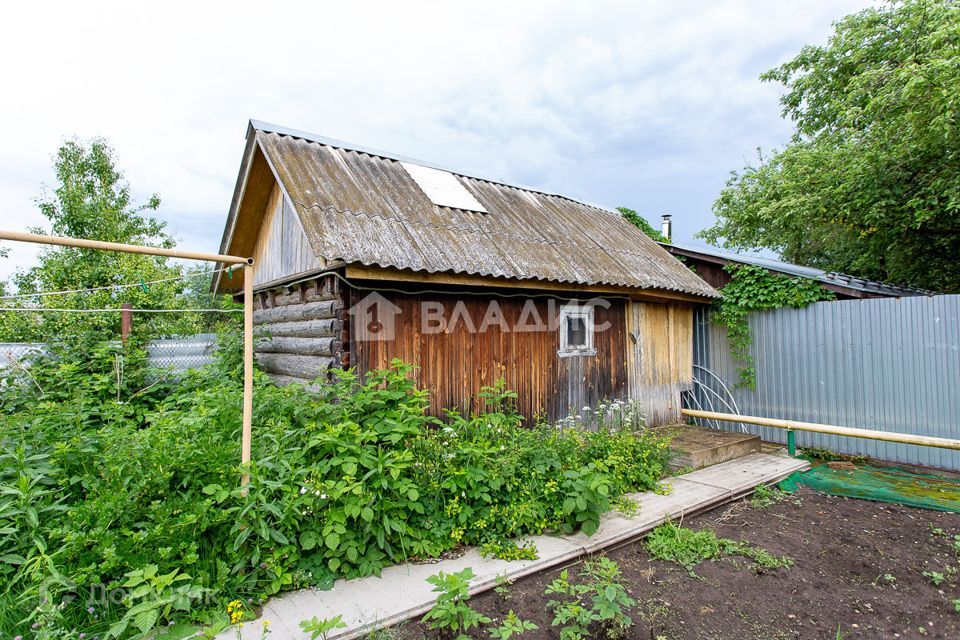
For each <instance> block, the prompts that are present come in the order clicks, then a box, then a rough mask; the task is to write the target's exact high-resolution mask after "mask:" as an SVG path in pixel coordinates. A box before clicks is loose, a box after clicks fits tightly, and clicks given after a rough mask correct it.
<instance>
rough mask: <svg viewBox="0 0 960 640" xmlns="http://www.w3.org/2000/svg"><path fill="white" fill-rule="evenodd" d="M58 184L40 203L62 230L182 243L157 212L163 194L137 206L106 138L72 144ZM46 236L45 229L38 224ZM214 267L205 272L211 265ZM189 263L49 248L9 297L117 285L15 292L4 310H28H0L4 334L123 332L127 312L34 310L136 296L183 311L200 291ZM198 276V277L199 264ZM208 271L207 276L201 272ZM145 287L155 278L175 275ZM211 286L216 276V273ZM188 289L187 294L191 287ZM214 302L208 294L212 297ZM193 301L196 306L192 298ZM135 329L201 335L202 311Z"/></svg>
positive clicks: (143, 318)
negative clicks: (122, 317)
mask: <svg viewBox="0 0 960 640" xmlns="http://www.w3.org/2000/svg"><path fill="white" fill-rule="evenodd" d="M55 170H56V177H57V185H56V188H55V189H54V190H53V193H52V194H51V195H44V196H43V197H41V198H39V199H38V200H37V203H38V206H39V208H40V211H41V213H43V215H44V217H46V219H47V220H48V221H49V223H50V230H49V233H52V234H54V235H64V236H73V237H78V238H89V239H93V240H104V241H111V242H124V243H130V244H140V245H147V246H153V247H167V248H170V247H173V246H174V244H175V242H174V240H173V238H172V237H171V236H170V235H169V234H168V233H167V232H166V230H165V223H164V222H162V221H159V220H157V219H156V218H154V217H152V216H150V215H149V213H150V212H153V211H156V210H157V208H158V207H159V206H160V198H159V196H157V195H156V194H155V195H153V196H151V197H150V199H149V200H148V201H147V202H146V203H145V204H142V205H135V204H134V203H133V199H132V197H131V190H130V185H129V184H128V183H127V181H126V180H125V178H124V176H123V173H122V172H121V171H120V170H119V169H118V168H117V166H116V158H115V154H114V152H113V150H112V149H111V148H110V146H109V145H108V144H107V142H106V141H104V140H102V139H97V140H92V141H90V142H88V143H85V142H81V141H78V140H69V141H67V142H65V143H64V144H63V145H62V146H61V147H60V149H59V150H58V152H57V155H56V161H55ZM33 231H35V232H37V233H46V232H48V231H46V230H44V229H34V230H33ZM211 268H212V267H211V266H210V265H205V266H204V267H203V268H202V269H201V270H206V271H209V269H211ZM186 273H187V271H186V270H185V268H184V266H183V265H181V264H179V263H176V262H172V261H170V260H169V259H167V258H161V257H156V256H145V255H137V254H127V253H116V252H112V251H99V250H90V249H76V248H71V247H56V248H45V249H44V250H43V251H42V252H41V254H40V257H39V260H38V263H37V264H36V265H35V266H32V267H29V268H26V269H20V270H18V271H17V272H16V273H15V274H14V276H13V277H12V279H11V282H10V283H9V284H8V285H7V286H5V287H4V288H3V291H2V293H0V295H7V296H10V295H16V296H24V295H25V294H35V293H41V292H51V291H64V290H74V289H91V288H97V287H115V286H116V285H122V284H130V283H133V284H136V283H144V284H142V285H140V286H136V287H128V288H108V289H104V290H99V291H93V292H80V293H71V294H64V295H53V296H37V297H29V296H28V297H15V298H12V299H11V298H7V299H5V300H3V305H2V306H4V307H11V306H15V307H21V308H24V309H25V310H24V311H14V312H4V313H2V314H0V340H3V341H42V342H49V341H53V340H61V339H67V338H77V337H80V336H84V337H85V338H91V337H92V338H95V339H98V340H104V339H105V340H113V339H116V338H117V337H118V336H119V334H120V314H119V313H66V312H61V313H58V312H44V313H39V312H33V311H27V309H33V308H36V307H44V308H48V309H114V308H119V307H120V306H121V305H122V304H124V303H130V304H132V305H133V307H134V308H135V309H169V308H177V309H179V308H184V306H186V304H187V303H193V304H195V303H196V302H197V300H198V299H199V298H200V297H201V296H200V295H199V294H198V291H199V287H198V286H197V284H196V283H191V280H193V279H195V278H191V279H188V280H182V279H178V278H182V277H183V276H184V275H185V274H186ZM191 273H193V274H196V273H197V270H196V269H195V270H194V271H192V272H191ZM201 277H202V276H201ZM168 279H169V281H167V282H162V283H157V284H146V283H150V282H152V281H156V280H168ZM205 283H209V276H207V278H206V280H205ZM185 292H186V293H187V294H188V295H184V293H185ZM208 301H209V298H208ZM191 306H192V305H191ZM135 318H136V322H135V323H134V327H135V330H137V332H138V333H140V334H142V335H144V336H149V337H151V338H156V337H161V336H162V335H168V334H182V333H194V332H196V331H197V330H198V329H200V328H201V327H202V325H203V323H204V319H203V318H201V317H200V316H198V315H197V314H188V313H184V314H178V313H164V314H139V315H137V316H135Z"/></svg>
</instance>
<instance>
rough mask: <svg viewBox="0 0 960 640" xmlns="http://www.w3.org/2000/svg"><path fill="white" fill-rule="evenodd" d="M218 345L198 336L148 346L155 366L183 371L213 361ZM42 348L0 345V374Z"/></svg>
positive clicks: (212, 337) (24, 344) (209, 336)
mask: <svg viewBox="0 0 960 640" xmlns="http://www.w3.org/2000/svg"><path fill="white" fill-rule="evenodd" d="M216 346H217V335H216V334H215V333H198V334H197V335H193V336H185V337H182V338H171V339H166V340H154V341H152V342H150V343H149V344H147V352H148V354H149V355H148V359H149V362H150V364H151V365H152V366H154V367H158V368H162V369H168V368H169V369H172V370H173V371H175V372H180V371H186V370H187V369H198V368H200V367H202V366H203V365H205V364H209V363H210V362H213V351H214V349H216ZM43 349H44V345H43V343H29V342H0V372H2V371H6V370H7V369H9V368H10V367H13V366H15V363H17V362H20V361H21V360H22V359H23V358H24V357H25V356H26V355H27V354H29V353H30V352H32V351H43Z"/></svg>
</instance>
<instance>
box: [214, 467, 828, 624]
mask: <svg viewBox="0 0 960 640" xmlns="http://www.w3.org/2000/svg"><path fill="white" fill-rule="evenodd" d="M808 467H809V464H808V463H807V462H805V461H803V460H796V459H793V458H789V457H786V456H785V455H771V454H767V453H755V454H752V455H749V456H746V457H744V458H740V459H738V460H731V461H729V462H723V463H720V464H717V465H714V466H712V467H707V468H706V469H700V470H699V471H693V472H691V473H688V474H686V475H683V476H678V477H675V478H671V479H669V480H668V481H666V484H669V485H670V486H671V489H672V490H671V491H670V493H669V494H667V495H658V494H655V493H651V492H648V493H635V494H632V495H631V496H630V497H632V498H634V499H635V500H636V501H637V502H638V503H639V504H640V510H639V512H638V513H637V515H636V516H634V517H632V518H626V517H624V516H622V515H620V514H618V513H615V512H612V513H608V514H606V515H605V516H603V518H602V519H601V521H600V528H599V530H598V531H597V532H596V533H595V534H593V535H592V536H589V537H588V536H585V535H584V534H582V533H577V534H574V535H569V536H534V537H531V538H529V539H530V540H531V541H533V543H534V544H536V546H537V551H538V552H539V555H540V557H539V558H538V559H536V560H521V561H516V562H506V561H504V560H497V559H495V558H484V557H482V556H481V555H480V553H479V551H478V550H477V549H475V548H471V549H469V550H468V551H467V552H466V553H465V554H464V555H463V556H461V557H459V558H455V559H452V560H443V561H440V562H436V563H433V564H410V563H407V564H402V565H394V566H391V567H387V568H385V569H384V570H383V573H382V574H381V575H380V577H376V576H369V577H366V578H360V579H356V580H338V581H337V582H336V584H335V585H334V587H333V589H331V590H329V591H313V590H304V591H294V592H290V593H287V594H284V595H282V596H280V597H277V598H274V599H272V600H270V601H269V602H267V604H266V605H265V606H264V610H263V618H265V619H267V620H270V627H271V629H272V633H271V634H270V640H303V639H305V638H307V637H308V636H307V635H306V634H304V633H303V632H302V631H301V630H300V628H299V624H300V621H301V620H304V619H308V618H312V617H313V616H318V617H320V618H329V617H333V616H335V615H342V616H343V621H344V623H346V624H347V625H348V626H347V628H345V629H340V630H338V631H337V632H334V633H332V634H331V635H330V637H331V638H336V639H337V640H351V639H353V638H362V637H364V635H365V634H367V633H369V632H370V631H371V630H373V629H375V628H377V627H387V626H391V625H394V624H397V623H398V622H402V621H404V620H408V619H410V618H414V617H417V616H420V615H422V614H424V613H426V612H427V611H428V610H429V609H430V607H431V606H432V604H433V594H432V593H431V586H430V585H429V584H427V582H426V579H427V577H428V576H431V575H434V574H436V573H437V572H439V571H444V572H446V573H453V572H456V571H460V570H461V569H464V568H466V567H471V568H472V569H473V572H474V574H475V575H476V577H475V578H474V580H473V581H472V582H471V589H470V590H471V593H479V592H481V591H486V590H488V589H491V588H493V586H495V584H496V579H497V576H501V575H506V576H507V577H508V578H509V579H510V580H516V579H518V578H522V577H523V576H526V575H529V574H531V573H537V572H539V571H543V570H545V569H549V568H551V567H556V566H558V565H563V564H566V563H570V562H572V561H574V560H576V559H577V558H579V557H580V556H583V555H585V554H590V553H596V552H598V551H601V550H603V549H607V548H610V547H612V546H615V545H617V544H620V543H624V542H628V541H630V540H633V539H635V538H638V537H640V536H642V535H643V534H645V533H647V532H648V531H650V530H651V529H653V528H654V527H656V526H657V525H659V524H661V523H662V522H663V521H664V520H666V519H667V518H670V519H672V520H678V519H679V518H680V517H682V516H689V515H692V514H694V513H697V512H700V511H704V510H706V509H709V508H711V507H715V506H717V505H719V504H723V503H724V502H729V501H730V500H735V499H737V498H740V497H742V496H745V495H747V494H749V493H751V492H753V490H754V489H755V488H756V487H757V486H759V485H761V484H772V483H774V482H779V481H780V480H782V479H784V478H786V477H787V476H788V475H790V474H791V473H793V472H794V471H801V470H803V469H806V468H808ZM241 637H242V638H244V639H245V640H257V639H259V638H260V624H258V623H256V622H254V623H247V624H246V625H244V629H243V630H242V633H241ZM233 638H236V631H235V630H234V629H229V630H227V631H226V632H224V633H222V634H220V635H219V636H218V640H231V639H233Z"/></svg>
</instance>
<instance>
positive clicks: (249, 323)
mask: <svg viewBox="0 0 960 640" xmlns="http://www.w3.org/2000/svg"><path fill="white" fill-rule="evenodd" d="M252 423H253V266H252V265H249V264H248V265H244V267H243V435H242V442H241V445H240V466H241V468H242V473H243V475H242V477H241V479H240V484H241V485H246V484H249V482H250V441H251V438H252V435H251V424H252Z"/></svg>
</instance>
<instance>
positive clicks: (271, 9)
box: [0, 0, 866, 275]
mask: <svg viewBox="0 0 960 640" xmlns="http://www.w3.org/2000/svg"><path fill="white" fill-rule="evenodd" d="M865 4H866V2H864V0H842V1H835V0H816V1H811V2H799V1H794V2H780V3H759V2H750V1H748V0H740V1H733V0H721V1H718V2H702V3H700V2H690V3H663V2H656V3H654V2H610V3H584V2H570V3H559V4H558V3H555V2H545V1H539V2H523V3H518V2H513V3H507V2H487V3H481V4H477V3H472V4H467V3H443V2H421V3H397V2H383V3H367V2H354V3H318V2H283V3H273V4H264V3H253V2H230V3H222V4H221V3H206V2H192V3H187V2H167V3H162V4H153V5H149V6H148V5H143V4H141V3H119V2H117V3H107V2H84V3H75V2H64V3H61V4H57V5H50V4H49V3H20V4H17V5H13V6H11V7H8V8H7V12H6V14H5V20H4V25H3V26H2V27H0V31H2V32H0V55H2V56H3V59H4V60H5V61H6V63H5V68H4V86H5V89H6V92H7V93H6V96H5V99H4V100H3V101H2V103H0V116H2V121H3V122H4V123H5V125H6V127H5V129H6V130H5V143H4V145H3V147H2V148H0V172H2V173H0V193H2V195H3V202H4V211H3V215H2V217H0V219H2V226H3V227H6V228H14V229H22V228H24V227H26V226H30V225H37V224H41V223H42V218H41V217H40V216H39V214H38V213H37V212H36V209H35V207H34V205H33V201H32V199H33V197H35V196H37V195H39V193H40V185H41V183H42V182H48V183H49V182H50V181H51V180H52V175H51V172H50V168H49V166H50V163H51V156H52V154H53V152H54V151H55V150H56V147H57V146H58V144H59V143H60V142H61V140H62V139H63V138H64V137H68V136H72V135H78V136H80V137H91V136H105V137H107V138H108V139H109V140H110V141H111V142H112V143H113V144H114V146H115V147H116V149H117V152H118V155H119V158H120V162H121V165H122V167H123V168H124V169H125V170H126V172H127V175H128V178H129V179H130V182H131V184H132V185H133V187H134V190H135V192H136V193H137V194H138V195H139V196H140V197H141V198H146V197H147V196H148V195H149V194H150V193H151V192H154V191H156V192H159V193H160V194H161V196H162V198H163V207H162V211H161V215H162V217H164V219H166V220H168V221H169V224H170V228H171V229H172V231H173V232H174V233H175V235H176V236H177V237H178V238H180V239H181V241H182V244H183V246H185V247H188V248H191V249H201V250H215V249H216V248H217V246H218V243H219V238H220V232H221V230H222V226H223V222H224V220H225V217H226V211H227V207H228V206H229V202H230V196H231V193H232V189H233V183H234V181H235V179H236V173H237V169H238V167H239V163H240V154H241V151H242V147H243V134H244V132H245V126H246V121H247V119H248V118H251V117H253V118H258V119H263V120H268V121H272V122H277V123H280V124H284V125H287V126H290V127H293V128H299V129H304V130H308V131H314V132H317V133H321V134H325V135H329V136H332V137H336V138H342V139H346V140H351V141H355V142H357V143H360V144H366V145H368V146H373V147H380V148H384V149H389V150H391V151H395V152H397V153H401V154H404V155H410V156H414V157H421V158H424V159H427V160H432V161H435V162H437V163H441V164H445V165H449V166H452V167H457V168H460V169H462V170H464V171H470V172H475V173H479V174H482V175H489V176H491V177H499V178H503V179H508V180H511V181H516V182H523V183H527V184H531V185H534V186H541V187H543V188H548V189H554V190H559V191H563V192H566V193H570V194H571V195H575V196H579V197H583V198H585V199H588V200H591V201H596V202H603V203H606V204H610V205H619V204H627V205H630V206H632V207H634V208H636V209H638V210H640V211H641V212H642V213H644V214H647V215H648V217H653V216H655V215H656V214H658V213H659V212H661V211H666V210H669V211H671V212H672V213H674V214H675V221H676V223H675V228H676V230H677V232H678V237H679V238H680V239H686V238H689V236H690V235H691V234H692V233H693V232H694V231H696V230H697V229H699V228H702V227H703V226H706V225H707V224H708V223H709V219H710V215H709V207H710V205H711V203H712V200H713V198H714V197H715V195H716V193H717V191H718V189H719V188H720V186H721V185H722V184H723V180H724V179H725V177H726V175H727V172H728V171H729V170H730V169H734V168H738V167H739V166H741V165H742V162H743V160H744V159H745V158H750V157H752V155H753V150H754V148H755V147H757V146H758V145H762V146H764V147H769V146H772V145H775V144H778V143H780V142H782V141H783V140H785V139H786V137H787V135H788V134H789V125H788V124H787V123H784V122H782V121H780V120H779V117H778V114H779V107H778V105H777V103H776V99H777V89H776V87H773V86H770V85H764V84H761V83H760V82H759V81H758V80H757V75H758V74H759V73H760V72H761V71H763V70H765V69H767V68H770V67H771V66H774V65H775V64H777V63H778V62H782V61H784V60H786V59H788V58H789V57H790V56H791V55H792V54H793V53H794V52H796V51H797V50H798V49H799V47H800V46H802V45H803V44H804V43H808V42H820V41H823V40H824V39H825V38H826V37H827V35H828V34H829V33H830V30H831V28H830V23H831V21H832V20H835V19H837V18H839V17H840V16H842V15H843V14H845V13H849V12H850V11H854V10H857V9H859V8H861V7H863V6H865ZM34 253H35V252H33V251H32V250H30V249H28V248H19V247H18V248H17V250H16V251H15V252H14V254H13V257H12V258H11V259H8V260H0V275H5V274H8V273H9V272H11V271H12V270H13V268H14V267H15V266H16V265H17V264H21V265H22V264H26V263H28V262H29V260H30V259H31V258H32V256H33V255H34Z"/></svg>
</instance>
